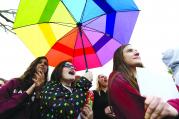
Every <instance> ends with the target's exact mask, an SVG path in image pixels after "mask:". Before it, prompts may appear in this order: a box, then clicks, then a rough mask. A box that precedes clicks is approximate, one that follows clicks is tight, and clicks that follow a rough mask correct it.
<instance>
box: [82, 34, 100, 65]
mask: <svg viewBox="0 0 179 119" xmlns="http://www.w3.org/2000/svg"><path fill="white" fill-rule="evenodd" d="M83 34H84V35H85V36H86V39H87V40H88V42H89V43H90V45H91V46H92V48H93V50H94V51H95V49H94V47H93V45H92V44H91V42H90V40H89V38H88V37H87V35H86V34H85V32H84V31H83ZM95 52H96V51H95ZM97 58H98V61H99V63H100V65H101V66H102V64H101V61H100V59H99V57H97Z"/></svg>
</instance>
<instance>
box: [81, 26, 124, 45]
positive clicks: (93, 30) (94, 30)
mask: <svg viewBox="0 0 179 119" xmlns="http://www.w3.org/2000/svg"><path fill="white" fill-rule="evenodd" d="M86 28H89V29H92V30H89V29H83V30H86V31H91V32H99V33H102V34H104V35H106V36H108V37H111V36H110V35H109V34H108V35H107V34H106V33H104V32H102V31H99V30H97V29H93V28H90V27H86ZM111 38H112V39H114V40H116V39H115V38H114V37H111ZM116 41H117V42H119V43H120V44H122V43H121V42H120V41H118V40H116Z"/></svg>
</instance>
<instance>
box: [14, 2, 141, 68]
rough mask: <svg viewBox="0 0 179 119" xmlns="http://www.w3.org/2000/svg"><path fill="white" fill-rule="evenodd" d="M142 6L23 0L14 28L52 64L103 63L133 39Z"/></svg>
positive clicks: (82, 65)
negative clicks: (122, 45) (69, 62)
mask: <svg viewBox="0 0 179 119" xmlns="http://www.w3.org/2000/svg"><path fill="white" fill-rule="evenodd" d="M138 13H139V10H138V8H137V6H136V5H135V3H134V2H133V0H21V1H20V4H19V8H18V11H17V15H16V19H15V23H14V31H15V32H16V34H17V35H18V36H19V37H20V39H22V41H23V42H24V44H25V45H26V46H27V47H28V48H29V49H30V51H31V52H32V53H33V54H34V55H35V56H41V55H46V56H47V58H48V59H49V64H50V65H51V66H56V65H57V64H58V63H59V62H61V61H64V60H69V59H70V60H71V61H72V62H73V64H74V65H75V67H76V68H77V70H84V69H88V68H95V67H100V66H102V65H104V64H105V63H107V62H108V61H109V60H110V59H111V58H112V56H113V53H114V51H115V50H116V49H117V48H118V47H119V46H120V45H121V44H127V43H128V42H129V40H130V37H131V34H132V31H133V29H134V25H135V23H136V20H137V17H138Z"/></svg>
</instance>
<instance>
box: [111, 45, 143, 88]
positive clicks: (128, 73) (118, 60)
mask: <svg viewBox="0 0 179 119" xmlns="http://www.w3.org/2000/svg"><path fill="white" fill-rule="evenodd" d="M128 45H130V44H126V45H122V46H120V47H119V48H118V49H117V50H116V51H115V53H114V57H113V71H117V72H120V73H121V74H122V75H123V77H124V79H125V80H127V81H128V82H129V83H130V84H131V85H132V86H133V87H134V88H136V89H138V85H137V81H136V77H135V74H134V72H133V71H132V69H131V67H130V66H129V65H128V64H127V63H126V62H125V60H124V55H123V50H124V48H125V47H126V46H128ZM141 67H143V66H142V65H141Z"/></svg>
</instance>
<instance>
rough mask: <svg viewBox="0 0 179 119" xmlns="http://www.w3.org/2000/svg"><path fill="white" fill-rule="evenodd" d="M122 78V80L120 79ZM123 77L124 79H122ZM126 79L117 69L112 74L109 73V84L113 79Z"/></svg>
mask: <svg viewBox="0 0 179 119" xmlns="http://www.w3.org/2000/svg"><path fill="white" fill-rule="evenodd" d="M118 79H120V80H118ZM121 79H122V80H121ZM116 80H117V81H122V82H123V81H125V80H124V77H123V75H122V74H121V73H120V72H117V71H113V72H112V73H111V74H110V75H109V84H110V83H111V82H113V81H116Z"/></svg>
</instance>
